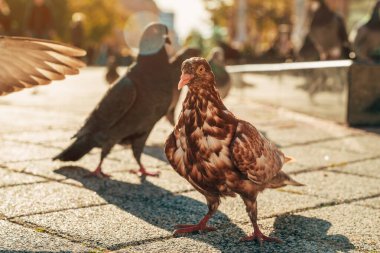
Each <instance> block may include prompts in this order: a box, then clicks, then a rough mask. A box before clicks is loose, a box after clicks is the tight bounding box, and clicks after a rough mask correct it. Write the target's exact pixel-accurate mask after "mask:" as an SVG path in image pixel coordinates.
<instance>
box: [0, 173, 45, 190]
mask: <svg viewBox="0 0 380 253" xmlns="http://www.w3.org/2000/svg"><path fill="white" fill-rule="evenodd" d="M0 178H1V181H0V188H2V187H5V186H15V185H19V184H28V183H36V182H44V181H46V179H43V178H40V177H35V176H30V175H25V174H22V173H17V172H10V171H8V170H5V169H0Z"/></svg>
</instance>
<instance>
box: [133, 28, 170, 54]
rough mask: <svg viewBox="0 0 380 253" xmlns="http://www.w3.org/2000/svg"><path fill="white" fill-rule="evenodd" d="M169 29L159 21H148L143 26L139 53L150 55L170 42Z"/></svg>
mask: <svg viewBox="0 0 380 253" xmlns="http://www.w3.org/2000/svg"><path fill="white" fill-rule="evenodd" d="M168 33H169V30H168V28H167V26H166V25H164V24H161V23H157V22H155V23H150V24H149V25H148V26H146V27H145V29H144V33H143V35H142V37H141V40H140V45H139V54H140V55H152V54H156V53H157V52H158V51H160V50H161V49H162V48H163V47H164V46H165V44H166V43H168V44H171V42H170V39H169V34H168Z"/></svg>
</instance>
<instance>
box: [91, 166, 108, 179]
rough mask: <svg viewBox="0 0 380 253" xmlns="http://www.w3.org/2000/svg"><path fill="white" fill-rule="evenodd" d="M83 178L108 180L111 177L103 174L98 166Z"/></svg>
mask: <svg viewBox="0 0 380 253" xmlns="http://www.w3.org/2000/svg"><path fill="white" fill-rule="evenodd" d="M85 177H97V178H109V177H111V176H110V175H108V174H106V173H104V172H103V171H102V168H101V167H100V166H99V167H97V168H96V169H95V170H94V171H93V172H91V173H88V174H87V175H86V176H85Z"/></svg>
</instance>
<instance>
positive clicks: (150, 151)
mask: <svg viewBox="0 0 380 253" xmlns="http://www.w3.org/2000/svg"><path fill="white" fill-rule="evenodd" d="M143 153H144V154H146V155H149V156H151V157H154V158H156V159H158V160H160V161H162V162H165V163H168V159H166V155H165V152H164V146H163V145H150V146H148V145H146V146H145V147H144V152H143Z"/></svg>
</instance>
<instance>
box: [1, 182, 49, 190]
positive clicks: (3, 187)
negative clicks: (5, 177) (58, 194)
mask: <svg viewBox="0 0 380 253" xmlns="http://www.w3.org/2000/svg"><path fill="white" fill-rule="evenodd" d="M46 182H49V181H47V180H45V181H37V182H29V183H19V184H8V185H2V186H0V189H5V188H12V187H17V186H26V185H34V184H41V183H46Z"/></svg>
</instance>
